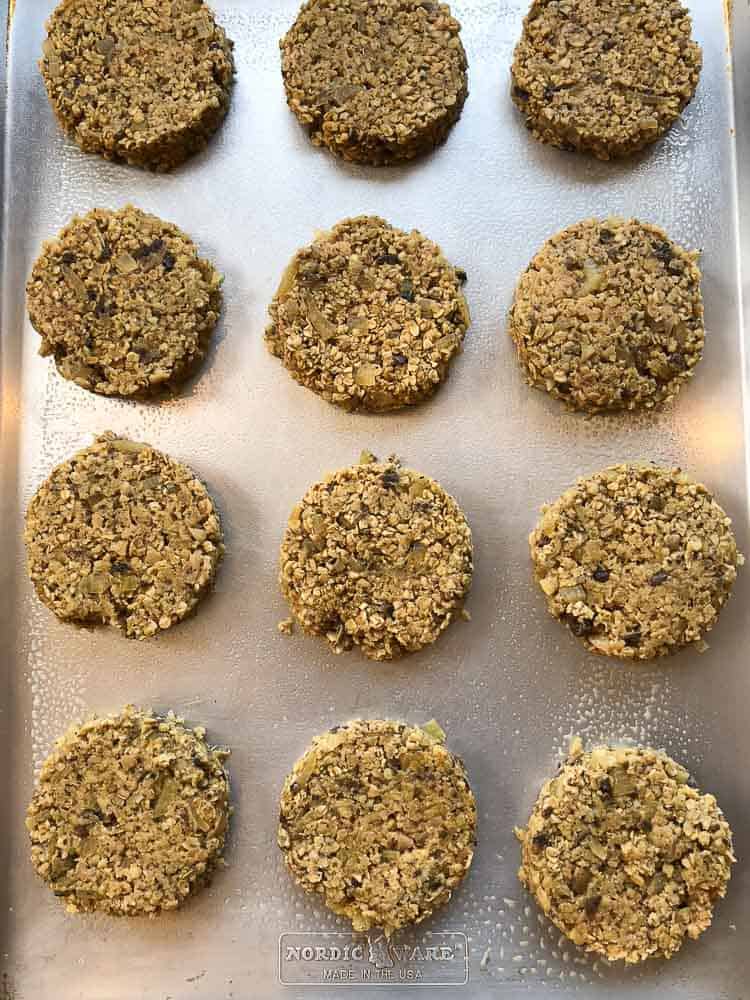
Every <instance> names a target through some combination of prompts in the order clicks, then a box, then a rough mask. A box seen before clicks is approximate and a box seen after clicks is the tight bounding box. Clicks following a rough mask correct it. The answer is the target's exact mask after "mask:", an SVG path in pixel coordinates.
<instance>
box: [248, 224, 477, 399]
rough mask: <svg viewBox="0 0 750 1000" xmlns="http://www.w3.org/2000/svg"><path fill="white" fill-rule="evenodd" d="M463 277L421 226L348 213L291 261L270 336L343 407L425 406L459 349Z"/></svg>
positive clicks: (278, 351) (464, 322)
mask: <svg viewBox="0 0 750 1000" xmlns="http://www.w3.org/2000/svg"><path fill="white" fill-rule="evenodd" d="M464 280H466V274H465V272H464V271H462V270H461V269H457V268H454V267H451V265H450V264H449V263H448V261H447V260H446V259H445V257H444V256H443V254H442V252H441V250H440V247H438V246H437V245H436V244H435V243H432V242H431V241H430V240H428V239H426V238H425V237H424V236H422V234H421V233H419V232H417V231H416V230H413V231H412V232H411V233H407V232H404V231H403V230H401V229H396V228H394V227H393V226H390V225H389V224H388V223H387V222H384V221H383V219H379V218H376V217H374V216H360V217H359V218H356V219H345V220H344V221H343V222H340V223H339V224H338V225H336V226H334V228H333V229H332V230H331V231H330V232H325V233H321V234H319V235H318V236H317V238H316V239H315V241H314V242H313V243H312V244H311V245H310V246H307V247H304V248H303V249H302V250H300V251H299V252H298V253H297V254H296V255H295V257H294V258H293V259H292V262H291V263H290V264H289V266H288V267H287V269H286V271H285V273H284V276H283V278H282V280H281V285H280V286H279V290H278V291H277V293H276V296H275V297H274V300H273V302H272V303H271V307H270V310H269V312H270V315H271V325H270V326H269V328H268V330H267V331H266V343H267V345H268V348H269V350H270V351H271V353H272V354H275V355H276V356H277V357H279V358H280V359H281V360H282V362H283V363H284V366H285V367H286V368H287V369H288V371H289V372H290V373H291V375H292V376H293V378H295V379H296V380H297V381H298V382H299V383H301V384H302V385H304V386H307V387H308V388H309V389H312V390H313V392H316V393H317V394H318V395H319V396H322V397H323V398H324V399H327V400H328V401H329V402H331V403H336V404H337V405H338V406H342V407H344V408H345V409H349V410H351V409H356V408H361V409H365V410H394V409H398V408H400V407H402V406H408V405H410V404H413V403H418V402H420V401H421V400H423V399H426V398H428V397H429V396H431V395H432V394H433V392H435V390H436V389H437V387H438V386H439V385H440V383H441V382H443V381H444V380H445V379H446V378H447V376H448V368H449V366H450V363H451V361H452V359H453V358H454V356H455V355H456V354H457V353H458V352H459V351H460V350H461V345H462V343H463V339H464V335H465V333H466V330H467V328H468V325H469V310H468V306H467V305H466V300H465V299H464V297H463V295H462V293H461V287H460V286H461V282H462V281H464Z"/></svg>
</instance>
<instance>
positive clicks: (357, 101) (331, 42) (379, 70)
mask: <svg viewBox="0 0 750 1000" xmlns="http://www.w3.org/2000/svg"><path fill="white" fill-rule="evenodd" d="M460 28H461V26H460V24H459V23H458V21H456V20H455V18H453V17H451V13H450V8H449V7H448V5H447V4H440V3H426V2H424V0H308V2H307V3H305V4H304V5H303V7H302V9H301V10H300V12H299V14H298V16H297V20H296V21H295V22H294V24H293V26H292V27H291V28H290V30H289V31H288V32H287V34H286V35H285V36H284V38H282V40H281V43H280V44H281V71H282V74H283V76H284V86H285V88H286V99H287V103H288V105H289V107H290V108H291V109H292V111H293V112H294V114H295V115H296V117H297V119H298V120H299V122H300V123H301V124H302V125H303V126H305V128H307V129H308V130H309V132H310V135H311V137H312V141H313V142H314V143H315V145H316V146H327V147H328V148H329V149H330V150H332V151H333V152H334V153H337V154H338V155H339V156H342V157H343V158H344V159H345V160H353V161H356V162H359V163H370V164H373V165H375V166H379V165H382V164H391V163H398V162H400V161H403V160H410V159H412V158H413V157H415V156H418V155H420V154H421V153H424V152H427V151H428V150H430V149H432V148H433V147H434V146H436V145H437V144H438V143H440V142H442V141H443V139H445V137H446V136H447V134H448V132H449V131H450V128H451V126H452V125H453V124H454V122H455V121H457V119H458V117H459V116H460V114H461V109H462V108H463V104H464V101H465V100H466V96H467V94H468V87H467V80H466V53H465V52H464V48H463V45H462V44H461V39H460V38H459V31H460Z"/></svg>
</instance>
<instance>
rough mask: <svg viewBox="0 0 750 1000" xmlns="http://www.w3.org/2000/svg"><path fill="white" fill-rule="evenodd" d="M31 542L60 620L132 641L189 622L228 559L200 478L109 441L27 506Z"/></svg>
mask: <svg viewBox="0 0 750 1000" xmlns="http://www.w3.org/2000/svg"><path fill="white" fill-rule="evenodd" d="M24 538H25V541H26V554H27V560H28V569H29V575H30V577H31V581H32V583H33V584H34V587H35V588H36V592H37V594H38V595H39V599H40V600H41V601H42V603H44V604H46V606H47V607H48V608H49V609H50V610H51V611H53V612H54V613H55V614H56V615H57V617H58V618H61V619H62V620H63V621H73V622H77V623H80V624H84V625H96V624H104V625H113V626H115V627H116V628H118V629H121V630H122V631H123V632H124V633H125V635H127V636H128V637H129V638H134V639H143V638H146V637H147V636H151V635H154V634H155V633H156V632H158V631H159V630H163V629H167V628H169V627H170V626H172V625H174V624H175V623H176V622H179V621H181V620H182V619H183V618H185V617H186V616H187V615H188V614H189V613H190V612H191V611H192V610H193V609H194V608H195V606H196V605H197V603H198V601H199V600H200V598H201V597H202V596H203V595H204V594H205V592H206V591H207V590H208V589H209V587H210V585H211V583H212V581H213V579H214V575H215V573H216V568H217V566H218V564H219V562H220V561H221V557H222V555H223V552H224V545H223V543H222V533H221V525H220V523H219V515H218V513H217V511H216V508H215V507H214V504H213V501H212V499H211V497H210V496H209V494H208V492H207V490H206V487H205V486H204V485H203V483H202V482H200V480H199V479H197V478H196V476H195V473H193V472H192V471H191V470H190V469H189V468H188V467H187V466H186V465H182V464H181V463H180V462H175V461H174V459H172V458H170V457H169V456H168V455H163V454H162V453H161V452H158V451H156V450H155V449H154V448H152V447H151V446H150V445H147V444H140V443H136V442H134V441H128V440H126V439H124V438H118V437H116V436H115V435H114V434H112V433H111V432H107V433H106V434H101V435H100V436H99V437H98V438H96V440H95V442H94V444H92V445H91V446H90V447H88V448H84V449H83V450H82V451H79V452H78V453H77V454H75V455H74V456H73V457H72V458H70V459H68V461H66V462H63V463H62V464H61V465H58V466H57V467H56V468H55V469H53V471H52V473H51V475H50V476H49V478H48V479H47V480H46V482H44V483H43V484H42V485H41V486H40V487H39V489H38V490H37V492H36V493H35V494H34V497H33V498H32V500H31V503H30V504H29V508H28V510H27V512H26V530H25V535H24Z"/></svg>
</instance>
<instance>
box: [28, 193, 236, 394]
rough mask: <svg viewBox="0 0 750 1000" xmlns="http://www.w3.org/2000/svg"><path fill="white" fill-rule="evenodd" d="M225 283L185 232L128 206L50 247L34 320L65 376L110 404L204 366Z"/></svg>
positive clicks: (33, 284) (32, 301) (34, 293)
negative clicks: (115, 398) (111, 398)
mask: <svg viewBox="0 0 750 1000" xmlns="http://www.w3.org/2000/svg"><path fill="white" fill-rule="evenodd" d="M221 282H222V279H221V276H220V275H219V274H218V272H217V271H216V270H215V268H214V267H213V265H212V264H210V263H209V262H208V261H207V260H203V259H202V258H201V257H199V256H198V250H197V248H196V246H195V244H194V243H193V241H192V240H191V239H190V237H189V236H187V235H186V234H185V233H183V232H182V230H181V229H178V228H177V226H174V225H172V224H171V223H169V222H163V221H162V220H161V219H158V218H157V217H156V216H155V215H147V214H146V213H145V212H142V211H140V209H137V208H134V207H133V206H132V205H127V206H125V208H121V209H120V210H119V211H116V212H111V211H108V210H107V209H101V208H97V209H94V210H93V211H92V212H89V213H88V215H85V216H83V217H82V218H81V217H79V216H75V217H74V218H73V220H72V221H71V222H69V223H68V225H67V226H66V227H65V228H64V229H63V230H62V231H61V232H60V234H59V235H58V236H57V238H56V239H54V240H50V241H48V242H46V243H45V244H44V247H43V250H42V253H41V254H40V256H39V258H38V259H37V261H36V263H35V264H34V268H33V270H32V272H31V276H30V278H29V280H28V283H27V286H26V295H27V303H28V309H29V317H30V319H31V322H32V324H33V325H34V327H35V329H36V330H37V331H38V333H39V334H40V335H41V337H42V344H41V347H40V348H39V353H40V354H42V355H49V354H51V355H53V357H54V359H55V364H56V365H57V369H58V371H59V372H60V374H61V375H62V376H63V377H64V378H67V379H71V380H72V381H73V382H75V383H76V384H77V385H80V386H81V387H82V388H84V389H89V390H91V391H92V392H98V393H101V394H102V395H105V396H146V395H152V394H155V393H158V392H161V391H163V390H165V389H170V388H173V387H176V386H177V385H178V384H179V383H180V382H181V381H183V380H184V378H185V377H186V376H187V375H189V374H190V373H191V372H193V371H194V370H195V369H196V367H197V366H198V365H199V363H200V362H201V361H202V359H203V357H204V355H205V353H206V349H207V347H208V344H209V341H210V339H211V334H212V332H213V329H214V327H215V325H216V321H217V319H218V316H219V312H220V310H221Z"/></svg>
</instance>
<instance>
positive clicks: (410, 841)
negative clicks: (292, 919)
mask: <svg viewBox="0 0 750 1000" xmlns="http://www.w3.org/2000/svg"><path fill="white" fill-rule="evenodd" d="M444 736H445V734H444V733H443V732H442V730H440V727H439V726H437V724H436V723H434V722H432V723H429V724H428V725H427V726H426V727H425V729H424V730H422V729H419V728H416V727H413V726H405V725H401V724H399V723H396V722H381V721H363V720H357V721H354V722H350V723H348V724H347V725H344V726H336V727H334V728H333V729H331V730H330V731H329V732H327V733H324V734H323V735H322V736H318V737H317V738H316V739H314V740H313V742H312V745H311V746H310V748H309V750H307V752H306V753H305V754H304V756H303V757H301V758H300V760H298V761H297V763H296V764H295V765H294V767H293V769H292V772H291V774H290V775H289V776H288V777H287V779H286V781H285V783H284V789H283V791H282V793H281V806H280V815H279V833H278V842H279V847H280V848H281V850H282V851H283V854H284V860H285V862H286V865H287V868H288V869H289V871H290V872H291V873H292V875H293V876H294V878H295V879H296V881H297V882H298V883H299V885H300V886H302V888H303V889H304V890H305V891H306V892H314V893H318V894H319V895H321V896H322V897H323V900H324V902H325V904H326V906H327V907H328V908H329V909H331V910H333V912H334V913H338V914H340V915H341V916H343V917H346V918H347V919H348V920H350V921H351V922H352V926H353V928H354V930H355V931H367V930H370V929H371V928H376V927H377V928H382V929H383V930H384V931H385V933H386V934H387V935H389V936H390V934H392V933H393V931H395V930H397V929H398V928H399V927H404V926H405V925H406V924H414V923H419V921H421V920H424V919H425V918H426V917H428V916H430V914H431V913H433V912H434V910H436V909H437V908H438V907H439V906H442V905H443V904H444V903H446V902H447V901H448V900H449V899H450V897H451V893H452V891H453V890H454V889H455V888H456V886H457V885H458V884H459V883H460V882H461V880H462V879H463V877H464V875H465V874H466V872H467V871H468V869H469V866H470V865H471V860H472V857H473V854H474V846H475V843H476V824H477V810H476V803H475V802H474V796H473V794H472V792H471V789H470V787H469V783H468V781H467V778H466V771H465V769H464V766H463V764H462V763H461V761H460V760H459V759H458V758H457V757H454V756H453V754H451V753H449V751H448V750H447V749H446V748H445V746H443V743H442V739H443V738H444Z"/></svg>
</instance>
